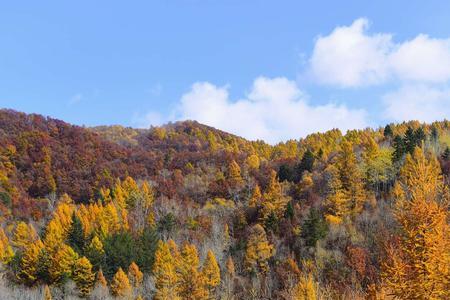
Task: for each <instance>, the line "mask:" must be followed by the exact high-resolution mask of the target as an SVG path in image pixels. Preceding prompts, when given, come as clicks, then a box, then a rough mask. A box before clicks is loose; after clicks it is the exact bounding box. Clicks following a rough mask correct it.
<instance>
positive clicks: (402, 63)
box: [309, 18, 450, 87]
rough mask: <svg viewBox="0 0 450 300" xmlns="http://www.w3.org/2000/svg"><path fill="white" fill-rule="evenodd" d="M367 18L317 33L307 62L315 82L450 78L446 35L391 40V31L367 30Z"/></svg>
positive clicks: (345, 83)
mask: <svg viewBox="0 0 450 300" xmlns="http://www.w3.org/2000/svg"><path fill="white" fill-rule="evenodd" d="M368 28H369V22H368V20H367V19H364V18H361V19H357V20H355V21H354V22H353V24H351V25H350V26H342V27H337V28H335V29H334V30H333V31H332V32H331V33H330V34H329V35H327V36H323V37H319V38H318V39H317V41H316V43H315V45H314V50H313V53H312V55H311V58H310V61H309V64H310V72H311V74H312V76H313V78H314V79H315V80H316V81H318V82H319V83H323V84H330V85H336V86H340V87H358V86H366V85H374V84H381V83H385V82H387V81H388V80H394V79H395V80H399V81H420V82H446V81H448V80H449V79H450V39H433V38H430V37H428V36H427V35H424V34H420V35H418V36H417V37H415V38H414V39H412V40H409V41H404V42H402V43H395V42H394V41H393V38H392V35H391V34H386V33H375V34H370V33H368Z"/></svg>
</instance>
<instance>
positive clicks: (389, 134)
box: [383, 124, 394, 137]
mask: <svg viewBox="0 0 450 300" xmlns="http://www.w3.org/2000/svg"><path fill="white" fill-rule="evenodd" d="M383 134H384V136H385V137H392V136H393V134H394V132H393V131H392V128H391V125H389V124H388V125H386V126H385V127H384V132H383Z"/></svg>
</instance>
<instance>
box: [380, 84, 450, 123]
mask: <svg viewBox="0 0 450 300" xmlns="http://www.w3.org/2000/svg"><path fill="white" fill-rule="evenodd" d="M383 102H384V105H385V111H384V116H385V117H386V118H387V119H391V120H394V121H404V120H419V121H422V122H432V121H435V120H442V119H445V118H448V117H449V116H450V88H448V87H446V88H437V87H432V86H427V85H407V86H403V87H401V88H400V89H399V90H397V91H394V92H391V93H388V94H387V95H385V96H384V97H383Z"/></svg>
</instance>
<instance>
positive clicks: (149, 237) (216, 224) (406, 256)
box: [0, 110, 450, 299]
mask: <svg viewBox="0 0 450 300" xmlns="http://www.w3.org/2000/svg"><path fill="white" fill-rule="evenodd" d="M449 145H450V122H448V121H442V122H435V123H433V124H421V123H419V122H416V121H411V122H406V123H402V124H389V125H386V126H385V127H383V128H378V129H365V130H353V131H349V132H347V133H342V132H340V131H339V130H337V129H335V130H330V131H328V132H324V133H316V134H311V135H309V136H307V137H306V138H304V139H299V140H290V141H287V142H284V143H280V144H277V145H269V144H267V143H265V142H264V141H248V140H245V139H243V138H240V137H238V136H235V135H232V134H229V133H226V132H223V131H220V130H217V129H214V128H211V127H208V126H205V125H202V124H199V123H197V122H195V121H185V122H177V123H173V124H167V125H165V126H161V127H152V128H149V129H133V128H125V127H121V126H100V127H94V128H86V127H79V126H74V125H70V124H68V123H65V122H63V121H60V120H56V119H52V118H46V117H43V116H40V115H36V114H24V113H20V112H16V111H13V110H0V218H1V225H0V261H1V262H2V263H3V267H2V268H1V271H0V272H2V273H5V274H6V275H7V276H5V277H4V279H2V280H4V282H3V283H2V284H3V285H0V288H2V289H4V290H1V291H0V293H2V294H4V295H11V296H10V299H15V298H14V297H16V298H17V299H20V296H18V294H17V293H20V292H19V291H24V293H29V294H32V293H35V294H36V293H37V294H39V293H47V294H48V293H50V294H53V295H57V297H60V298H61V297H62V298H64V297H65V296H67V295H68V294H65V293H69V294H70V295H71V296H74V297H75V296H80V297H88V296H89V297H91V298H92V299H105V298H101V296H98V295H100V294H101V293H104V295H112V296H120V295H121V293H125V292H126V293H131V294H133V295H134V297H138V296H141V297H142V298H143V299H153V297H154V296H155V299H211V298H214V299H233V297H234V298H235V299H319V298H320V299H337V298H343V299H357V298H364V297H372V298H369V299H382V298H381V297H382V295H386V294H393V295H396V296H398V297H400V298H410V297H411V295H412V294H411V293H416V294H417V295H419V296H418V297H417V299H427V298H429V299H431V298H433V299H448V297H450V296H449V294H448V290H450V289H449V287H450V282H449V281H448V278H450V270H449V268H448V265H449V263H450V261H449V257H450V235H449V233H450V232H449V226H448V210H447V204H448V182H449V175H450V149H449ZM413 221H414V222H413ZM420 228H422V229H423V228H429V229H430V230H425V231H426V232H422V233H420V234H419V235H418V236H419V237H418V239H419V240H417V241H415V242H414V243H412V242H411V241H410V240H408V239H409V238H411V236H412V235H411V233H414V232H415V230H422V229H420ZM420 243H422V244H420ZM424 249H425V250H424ZM421 251H422V252H421ZM419 252H420V253H419ZM419 254H420V255H419ZM418 257H420V258H418ZM418 259H419V260H420V259H422V260H423V261H417V260H418ZM61 261H63V262H64V263H60V262H61ZM183 261H184V262H185V265H183V263H182V262H183ZM433 266H434V267H433ZM421 268H426V270H424V269H421ZM127 270H128V274H125V273H126V271H127ZM396 270H400V271H401V272H397V271H396ZM124 271H125V272H124ZM141 271H142V273H141ZM83 272H84V273H83ZM167 272H169V273H170V272H172V273H170V274H169V273H167ZM80 274H81V275H80ZM188 274H189V275H190V276H188ZM80 276H81V277H80ZM195 276H197V277H195ZM70 282H73V283H75V286H76V288H73V290H72V291H69V292H67V291H68V290H67V288H64V287H65V286H66V285H67V284H69V283H70ZM127 282H128V285H127V284H126V283H127ZM421 282H423V283H421ZM2 286H4V287H2ZM14 287H16V288H14ZM17 287H18V289H17ZM44 287H45V288H44ZM411 291H412V292H411ZM194 292H195V293H196V294H195V295H193V294H192V293H194ZM190 293H191V294H190ZM408 293H410V294H408ZM416 294H414V296H416ZM301 295H303V296H301ZM305 295H307V296H305ZM97 296H98V297H97ZM96 297H97V298H96ZM105 297H106V296H105ZM164 297H165V298H164ZM301 297H303V298H301Z"/></svg>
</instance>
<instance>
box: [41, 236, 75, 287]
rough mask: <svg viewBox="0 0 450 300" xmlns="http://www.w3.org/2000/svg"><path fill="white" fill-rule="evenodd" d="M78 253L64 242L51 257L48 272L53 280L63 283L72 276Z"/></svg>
mask: <svg viewBox="0 0 450 300" xmlns="http://www.w3.org/2000/svg"><path fill="white" fill-rule="evenodd" d="M77 260H78V254H77V253H76V252H75V251H74V250H73V249H72V247H70V246H69V245H66V244H62V246H61V247H60V248H59V249H58V250H57V251H56V253H55V255H54V256H53V257H51V261H50V266H49V269H48V273H49V275H50V279H51V281H52V282H55V283H61V282H63V281H64V280H66V279H68V278H70V277H71V276H72V272H73V268H74V266H75V263H76V261H77Z"/></svg>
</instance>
